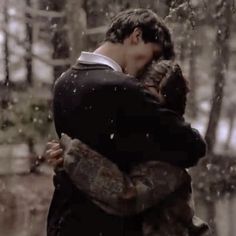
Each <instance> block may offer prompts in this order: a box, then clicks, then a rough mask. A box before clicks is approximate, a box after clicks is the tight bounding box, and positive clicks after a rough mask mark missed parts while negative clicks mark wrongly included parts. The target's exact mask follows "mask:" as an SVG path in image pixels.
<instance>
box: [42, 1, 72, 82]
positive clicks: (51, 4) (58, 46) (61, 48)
mask: <svg viewBox="0 0 236 236" xmlns="http://www.w3.org/2000/svg"><path fill="white" fill-rule="evenodd" d="M41 5H42V6H43V9H45V10H47V11H56V12H64V11H65V8H66V0H44V1H42V2H41ZM49 24H50V31H51V42H52V46H53V55H52V58H53V59H54V60H57V61H58V62H59V63H57V65H56V66H54V80H56V79H57V78H58V77H59V76H60V75H61V74H62V73H63V72H65V71H66V70H67V69H68V67H69V66H70V64H68V59H69V58H70V45H69V40H68V30H67V28H66V17H65V16H64V17H52V18H51V19H50V22H49Z"/></svg>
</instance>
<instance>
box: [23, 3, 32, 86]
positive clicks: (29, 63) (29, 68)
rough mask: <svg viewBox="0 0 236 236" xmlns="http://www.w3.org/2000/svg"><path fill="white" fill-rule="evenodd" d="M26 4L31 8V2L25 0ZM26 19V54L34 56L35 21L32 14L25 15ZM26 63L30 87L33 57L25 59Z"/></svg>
mask: <svg viewBox="0 0 236 236" xmlns="http://www.w3.org/2000/svg"><path fill="white" fill-rule="evenodd" d="M25 1H26V2H25V3H26V6H27V7H29V8H30V7H31V0H25ZM25 17H26V25H25V28H26V41H27V45H26V54H27V55H32V46H33V29H32V28H33V27H32V26H33V21H32V17H31V14H29V13H27V12H26V14H25ZM25 63H26V73H27V74H26V80H27V83H28V84H29V85H32V84H33V73H32V71H33V69H32V57H31V56H27V57H25Z"/></svg>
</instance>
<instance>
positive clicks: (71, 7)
mask: <svg viewBox="0 0 236 236" xmlns="http://www.w3.org/2000/svg"><path fill="white" fill-rule="evenodd" d="M83 2H84V1H82V0H68V1H67V5H66V17H67V27H68V36H69V40H70V46H71V47H70V55H71V62H72V63H74V62H75V60H76V58H77V57H78V55H79V53H80V52H81V50H82V49H83V48H84V46H85V31H86V27H87V16H86V12H85V10H84V9H83Z"/></svg>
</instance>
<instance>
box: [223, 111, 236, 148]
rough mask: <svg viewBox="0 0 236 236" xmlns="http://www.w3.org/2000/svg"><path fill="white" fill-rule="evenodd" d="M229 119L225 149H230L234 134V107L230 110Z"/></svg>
mask: <svg viewBox="0 0 236 236" xmlns="http://www.w3.org/2000/svg"><path fill="white" fill-rule="evenodd" d="M228 119H229V120H228V121H229V129H228V134H227V138H226V141H225V145H224V149H225V151H228V150H229V147H230V141H231V138H232V135H233V129H234V121H235V111H234V110H233V109H231V110H230V111H229V112H228Z"/></svg>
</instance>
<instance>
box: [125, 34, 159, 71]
mask: <svg viewBox="0 0 236 236" xmlns="http://www.w3.org/2000/svg"><path fill="white" fill-rule="evenodd" d="M160 56H161V46H160V45H159V44H157V43H150V42H148V43H145V42H144V41H143V39H142V37H141V33H140V31H139V32H135V31H134V33H133V34H132V35H131V37H130V38H129V39H128V40H127V41H126V51H125V57H126V58H125V59H126V67H125V73H127V74H130V75H133V76H137V75H138V74H139V73H140V72H141V71H142V70H144V69H145V67H146V66H147V65H148V64H149V63H150V62H151V61H152V60H153V59H154V58H158V57H160Z"/></svg>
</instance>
